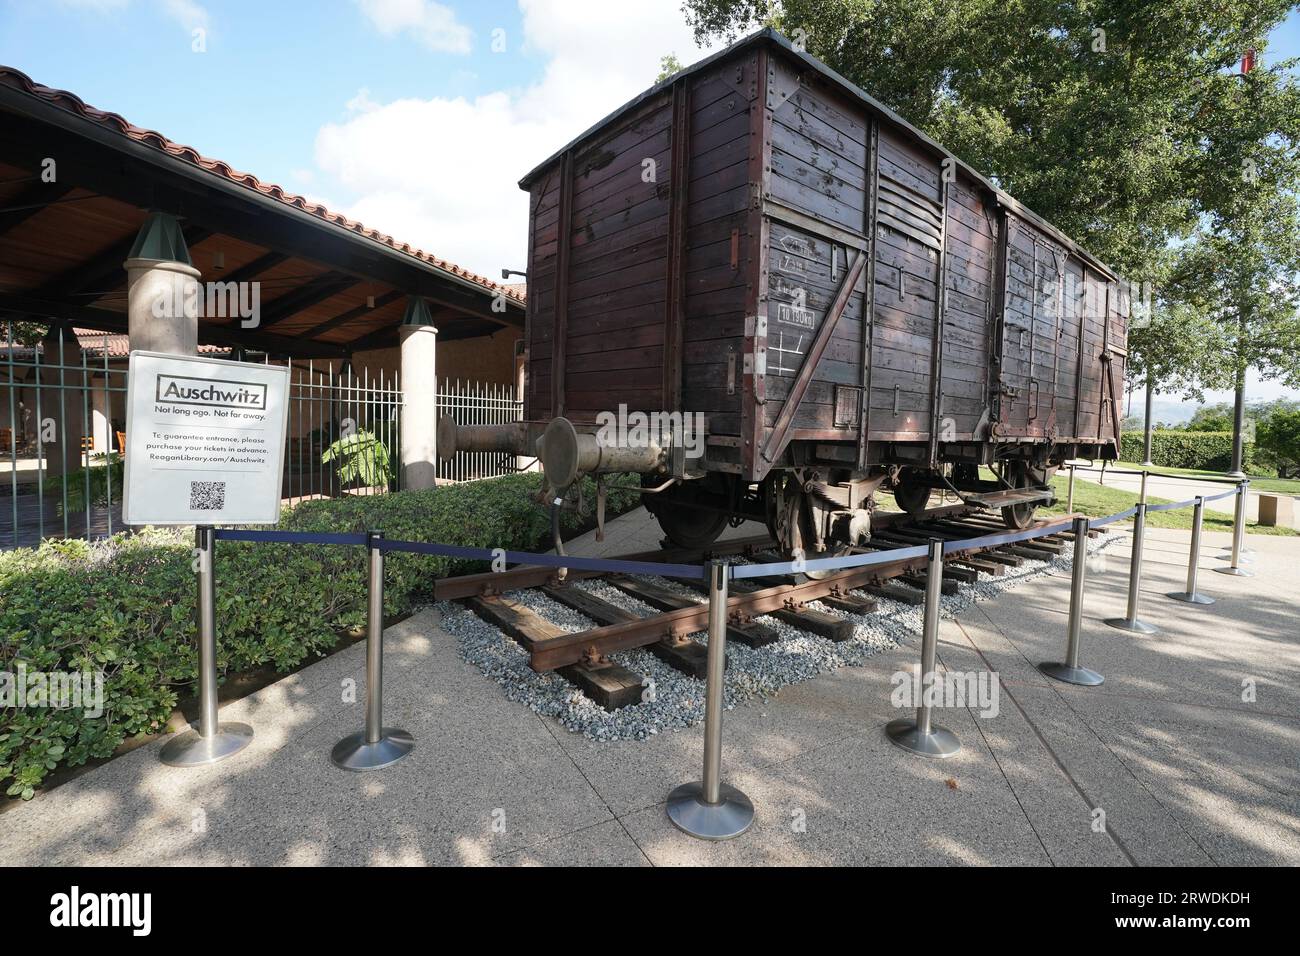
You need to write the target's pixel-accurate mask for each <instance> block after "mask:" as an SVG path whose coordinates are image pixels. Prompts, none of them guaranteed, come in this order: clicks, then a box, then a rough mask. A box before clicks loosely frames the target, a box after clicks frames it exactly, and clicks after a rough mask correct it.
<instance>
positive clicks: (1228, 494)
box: [1205, 488, 1238, 501]
mask: <svg viewBox="0 0 1300 956" xmlns="http://www.w3.org/2000/svg"><path fill="white" fill-rule="evenodd" d="M1237 493H1238V490H1237V489H1236V488H1234V489H1232V491H1225V492H1222V493H1221V494H1217V495H1210V496H1209V497H1207V498H1206V499H1205V500H1206V501H1218V500H1219V499H1220V498H1231V497H1232V496H1233V495H1235V494H1237Z"/></svg>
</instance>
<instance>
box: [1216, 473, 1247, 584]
mask: <svg viewBox="0 0 1300 956" xmlns="http://www.w3.org/2000/svg"><path fill="white" fill-rule="evenodd" d="M1245 542H1246V482H1244V481H1243V482H1241V483H1240V484H1238V485H1237V507H1236V509H1235V510H1234V511H1233V514H1232V554H1231V555H1230V560H1231V562H1232V563H1231V564H1229V565H1228V566H1227V567H1226V568H1215V569H1214V570H1215V571H1218V572H1219V573H1220V574H1231V575H1235V576H1236V577H1239V578H1248V577H1251V576H1252V572H1250V571H1247V570H1246V569H1245V568H1243V567H1241V550H1242V547H1243V545H1244V544H1245Z"/></svg>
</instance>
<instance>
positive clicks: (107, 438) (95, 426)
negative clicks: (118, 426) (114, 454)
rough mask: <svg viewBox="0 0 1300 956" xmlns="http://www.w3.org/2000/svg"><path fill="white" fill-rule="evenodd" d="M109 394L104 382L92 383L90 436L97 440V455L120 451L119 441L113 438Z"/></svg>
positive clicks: (95, 381) (93, 381) (96, 381)
mask: <svg viewBox="0 0 1300 956" xmlns="http://www.w3.org/2000/svg"><path fill="white" fill-rule="evenodd" d="M108 400H109V393H108V392H107V391H106V390H105V386H104V383H103V381H102V380H93V379H92V380H91V383H90V434H91V436H92V437H93V438H94V440H95V453H96V454H99V453H101V452H107V451H110V450H112V451H118V450H119V449H118V448H117V440H116V439H115V438H114V437H113V426H112V421H113V417H112V409H110V408H109V401H108Z"/></svg>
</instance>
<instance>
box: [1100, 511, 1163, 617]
mask: <svg viewBox="0 0 1300 956" xmlns="http://www.w3.org/2000/svg"><path fill="white" fill-rule="evenodd" d="M1146 527H1147V505H1146V502H1145V501H1139V502H1138V506H1137V514H1136V515H1134V517H1133V559H1132V561H1130V562H1129V569H1128V611H1127V613H1125V615H1124V616H1123V617H1112V618H1109V619H1108V620H1107V621H1106V623H1107V624H1109V625H1110V626H1111V627H1117V628H1119V629H1120V630H1121V631H1133V632H1134V633H1136V634H1157V633H1159V631H1160V629H1159V628H1158V627H1156V626H1155V625H1154V624H1148V623H1147V622H1146V621H1139V620H1138V616H1137V611H1138V591H1139V589H1140V588H1141V587H1142V540H1143V539H1144V538H1145V537H1146Z"/></svg>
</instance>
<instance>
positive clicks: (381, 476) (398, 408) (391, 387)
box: [284, 361, 402, 501]
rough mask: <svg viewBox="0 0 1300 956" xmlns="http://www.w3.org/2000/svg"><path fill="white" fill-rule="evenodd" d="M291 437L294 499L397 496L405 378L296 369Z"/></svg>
mask: <svg viewBox="0 0 1300 956" xmlns="http://www.w3.org/2000/svg"><path fill="white" fill-rule="evenodd" d="M287 434H288V437H287V439H286V442H287V444H286V447H285V450H284V497H285V498H286V499H289V500H291V501H301V500H303V499H305V498H319V497H328V498H332V497H337V496H338V495H345V494H346V495H375V494H383V493H385V492H388V491H397V490H398V489H399V488H400V487H401V481H402V467H401V462H402V450H401V435H402V390H401V384H400V382H399V380H398V375H397V373H396V372H387V371H385V370H383V369H381V370H379V371H377V372H371V371H370V370H369V369H363V370H362V371H360V372H356V371H354V370H353V369H352V368H351V366H344V367H343V368H342V370H336V369H335V368H334V366H333V365H332V364H325V365H322V366H317V365H316V363H315V362H314V361H308V362H307V364H306V365H301V364H295V365H294V366H293V376H292V378H291V379H290V382H289V423H288V429H287Z"/></svg>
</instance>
